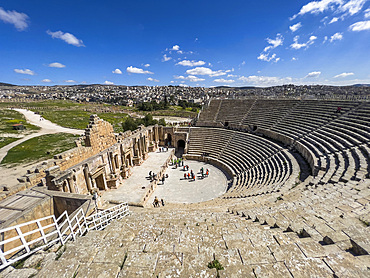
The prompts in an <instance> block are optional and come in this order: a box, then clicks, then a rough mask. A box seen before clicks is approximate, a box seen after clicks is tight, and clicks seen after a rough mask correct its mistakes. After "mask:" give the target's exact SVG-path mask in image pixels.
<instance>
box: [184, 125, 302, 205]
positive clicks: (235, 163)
mask: <svg viewBox="0 0 370 278" xmlns="http://www.w3.org/2000/svg"><path fill="white" fill-rule="evenodd" d="M214 138H217V140H215V139H214ZM215 141H216V142H215ZM281 150H282V148H281V146H279V145H277V144H276V143H274V142H272V141H270V140H268V139H265V138H262V137H259V136H256V135H253V134H249V133H244V132H238V131H232V130H227V129H220V128H191V130H190V135H189V149H188V154H189V155H198V156H199V155H201V154H203V153H204V152H206V153H207V155H208V156H209V157H210V158H212V159H216V160H217V161H219V162H220V163H222V164H223V165H227V167H228V168H230V169H231V170H232V172H233V173H234V174H235V176H236V177H235V178H234V182H233V185H232V187H231V188H230V190H229V191H228V193H227V194H226V195H225V198H235V197H237V198H240V197H247V196H253V195H256V194H262V193H267V192H274V191H277V190H280V188H281V187H282V186H283V185H284V184H285V182H286V181H287V180H288V179H289V178H290V177H291V175H292V174H293V168H294V175H295V177H297V176H298V174H299V166H298V165H297V164H296V161H295V159H294V158H293V157H292V156H291V155H290V156H289V154H288V152H287V151H281ZM294 163H295V164H294ZM293 164H294V167H293V166H292V165H293ZM252 189H253V191H252Z"/></svg>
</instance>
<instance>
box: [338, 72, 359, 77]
mask: <svg viewBox="0 0 370 278" xmlns="http://www.w3.org/2000/svg"><path fill="white" fill-rule="evenodd" d="M351 75H355V74H354V73H353V72H343V73H341V74H338V75H336V76H334V78H344V77H347V76H351Z"/></svg>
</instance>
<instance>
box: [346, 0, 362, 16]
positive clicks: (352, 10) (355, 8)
mask: <svg viewBox="0 0 370 278" xmlns="http://www.w3.org/2000/svg"><path fill="white" fill-rule="evenodd" d="M366 1H367V0H350V1H348V2H347V3H345V4H344V5H342V6H341V7H340V8H339V9H340V10H341V11H343V12H345V13H347V14H349V15H354V14H357V13H358V12H359V11H360V10H361V9H362V7H363V6H364V4H365V3H366Z"/></svg>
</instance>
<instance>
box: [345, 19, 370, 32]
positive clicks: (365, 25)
mask: <svg viewBox="0 0 370 278" xmlns="http://www.w3.org/2000/svg"><path fill="white" fill-rule="evenodd" d="M349 29H350V30H351V31H357V32H358V31H364V30H370V20H366V21H359V22H356V23H353V24H352V25H351V26H349Z"/></svg>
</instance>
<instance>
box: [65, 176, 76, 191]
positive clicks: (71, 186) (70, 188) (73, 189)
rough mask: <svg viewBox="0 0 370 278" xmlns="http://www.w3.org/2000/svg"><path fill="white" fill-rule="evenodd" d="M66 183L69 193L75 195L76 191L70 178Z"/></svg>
mask: <svg viewBox="0 0 370 278" xmlns="http://www.w3.org/2000/svg"><path fill="white" fill-rule="evenodd" d="M67 183H68V186H69V191H70V192H71V193H76V189H75V187H74V184H73V180H72V178H67Z"/></svg>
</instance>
